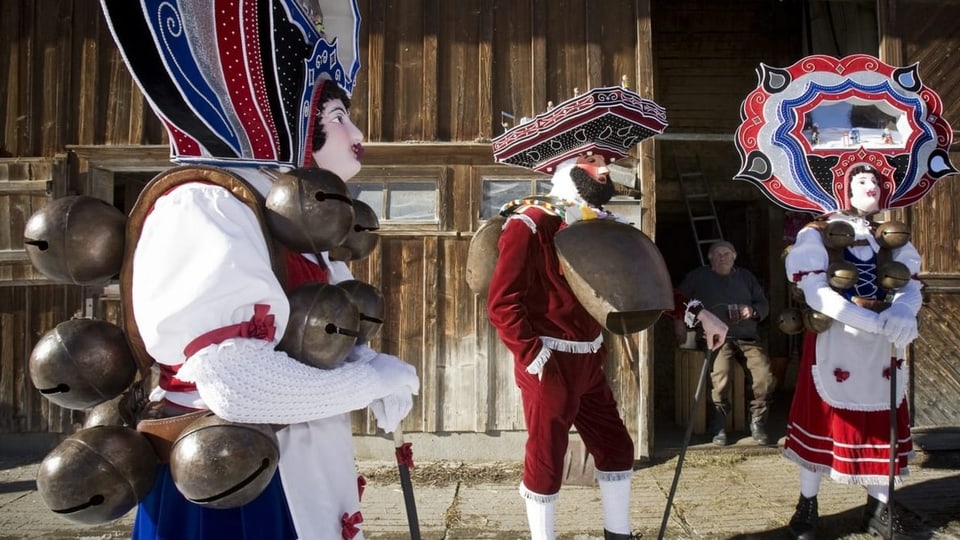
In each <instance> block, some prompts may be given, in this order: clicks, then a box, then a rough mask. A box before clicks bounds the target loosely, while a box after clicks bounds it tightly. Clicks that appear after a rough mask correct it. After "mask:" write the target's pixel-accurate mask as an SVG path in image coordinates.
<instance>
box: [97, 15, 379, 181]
mask: <svg viewBox="0 0 960 540" xmlns="http://www.w3.org/2000/svg"><path fill="white" fill-rule="evenodd" d="M101 3H102V6H103V13H104V16H105V17H106V20H107V24H108V25H109V26H110V31H111V32H112V34H113V37H114V40H115V41H116V42H117V45H118V46H119V48H120V52H121V54H122V55H123V58H124V61H125V62H126V64H127V67H128V68H129V69H130V72H131V74H132V75H133V77H134V79H135V80H136V81H137V84H138V85H139V86H140V89H141V90H142V91H143V93H144V95H145V96H146V98H147V100H148V101H149V103H150V106H151V107H152V108H153V110H154V112H155V113H156V114H157V116H158V117H159V118H160V120H161V121H162V122H163V124H164V126H165V127H166V129H167V131H168V133H169V135H170V154H171V159H172V160H173V161H174V162H177V163H202V164H207V165H222V166H231V165H258V166H271V165H272V166H292V167H297V166H301V165H302V164H303V163H304V156H305V155H306V154H307V152H308V151H309V149H307V148H306V146H307V144H308V143H309V141H308V138H309V135H310V125H311V123H312V116H313V114H312V113H313V110H312V109H313V106H314V103H315V100H314V95H315V93H317V92H319V89H320V88H321V83H325V81H332V82H334V83H336V84H338V85H339V86H340V87H342V88H343V89H344V90H345V91H346V92H347V94H348V95H349V94H350V93H351V92H352V91H353V87H354V84H355V81H356V76H357V72H358V71H359V70H360V61H359V48H358V41H359V34H360V12H359V9H358V7H357V3H356V0H217V1H215V2H214V1H211V0H140V1H132V0H101Z"/></svg>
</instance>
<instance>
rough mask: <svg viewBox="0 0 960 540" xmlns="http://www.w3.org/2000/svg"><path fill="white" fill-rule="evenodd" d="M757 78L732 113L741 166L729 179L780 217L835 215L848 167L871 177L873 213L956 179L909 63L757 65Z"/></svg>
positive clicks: (929, 97) (814, 60) (935, 110)
mask: <svg viewBox="0 0 960 540" xmlns="http://www.w3.org/2000/svg"><path fill="white" fill-rule="evenodd" d="M757 74H758V76H759V79H760V84H759V86H758V87H757V88H756V89H755V90H754V91H752V92H751V93H750V94H749V95H748V96H747V98H746V99H745V100H744V102H743V106H742V108H741V113H740V116H741V119H742V124H741V125H740V127H739V129H738V130H737V135H736V145H737V150H738V151H739V152H740V158H741V163H742V164H741V169H740V171H739V172H738V173H737V175H736V176H735V177H734V178H735V179H738V180H746V181H749V182H752V183H754V184H756V185H757V186H759V187H760V189H761V190H762V191H763V192H764V194H766V195H767V196H768V197H769V198H770V199H771V200H773V201H774V202H776V203H778V204H780V205H782V206H784V207H786V208H789V209H794V210H800V211H807V212H814V213H827V212H831V211H835V210H841V209H843V208H844V206H845V203H846V184H847V175H848V173H849V172H850V171H851V169H853V167H854V166H856V165H861V164H866V165H870V166H872V167H873V168H874V169H876V170H877V171H878V172H879V173H880V176H881V177H882V178H879V180H881V182H883V185H882V186H881V187H882V192H883V197H882V200H881V209H884V208H901V207H905V206H908V205H911V204H913V203H915V202H917V201H918V200H919V199H920V198H921V197H923V196H924V195H925V194H926V193H927V192H929V191H930V189H932V188H933V185H934V183H935V182H936V181H937V180H939V179H940V178H942V177H944V176H947V175H950V174H954V173H956V172H957V169H955V168H954V167H953V165H952V164H951V163H950V157H949V149H950V144H951V142H952V139H953V132H952V131H951V129H950V126H949V125H948V124H947V121H946V120H945V119H944V118H943V117H942V116H941V110H942V104H941V101H940V97H939V96H938V95H937V94H936V92H934V91H933V90H931V89H930V88H928V87H926V86H924V85H923V83H922V82H921V80H920V76H919V73H918V70H917V65H916V64H914V65H912V66H908V67H893V66H890V65H887V64H885V63H883V62H881V61H880V60H878V59H876V58H874V57H872V56H869V55H853V56H848V57H845V58H842V59H837V58H833V57H830V56H823V55H814V56H809V57H807V58H804V59H803V60H801V61H799V62H797V63H795V64H793V65H792V66H790V67H788V68H783V69H781V68H774V67H770V66H767V65H764V64H761V65H760V67H759V68H758V70H757Z"/></svg>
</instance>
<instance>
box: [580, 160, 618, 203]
mask: <svg viewBox="0 0 960 540" xmlns="http://www.w3.org/2000/svg"><path fill="white" fill-rule="evenodd" d="M570 179H571V180H573V185H574V186H576V188H577V193H579V194H580V197H581V198H582V199H583V200H584V201H586V202H587V204H589V205H590V206H594V207H601V206H603V205H605V204H607V203H608V202H610V199H611V198H613V193H614V191H613V182H611V181H610V180H609V179H607V181H606V182H604V183H602V184H601V183H600V182H597V181H596V180H594V179H593V178H592V177H591V176H590V175H589V174H587V171H585V170H583V169H581V168H580V167H574V168H573V169H571V171H570Z"/></svg>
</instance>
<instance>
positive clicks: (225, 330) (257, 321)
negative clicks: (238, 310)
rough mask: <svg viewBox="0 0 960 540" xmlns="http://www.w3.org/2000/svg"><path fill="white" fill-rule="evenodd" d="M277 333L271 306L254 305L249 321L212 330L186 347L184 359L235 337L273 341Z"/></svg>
mask: <svg viewBox="0 0 960 540" xmlns="http://www.w3.org/2000/svg"><path fill="white" fill-rule="evenodd" d="M276 333H277V326H276V325H275V324H274V316H273V315H270V306H268V305H267V304H254V306H253V317H251V318H250V320H249V321H245V322H242V323H239V324H231V325H230V326H224V327H222V328H217V329H216V330H211V331H209V332H207V333H206V334H203V335H202V336H200V337H198V338H197V339H195V340H193V341H191V342H190V343H188V344H187V346H186V347H184V349H183V356H184V358H190V357H191V356H193V355H194V354H196V353H198V352H199V351H200V350H201V349H203V348H205V347H207V346H210V345H213V344H215V343H223V342H224V341H226V340H228V339H232V338H235V337H245V338H253V339H262V340H264V341H273V337H274V335H276Z"/></svg>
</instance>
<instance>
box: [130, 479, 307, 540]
mask: <svg viewBox="0 0 960 540" xmlns="http://www.w3.org/2000/svg"><path fill="white" fill-rule="evenodd" d="M296 537H297V532H296V530H295V529H294V527H293V519H292V518H291V517H290V511H289V510H288V509H287V499H286V498H285V497H284V495H283V485H282V484H281V483H280V473H279V472H276V473H274V475H273V479H272V480H271V481H270V483H269V484H268V485H267V487H266V488H265V489H264V490H263V493H261V494H260V496H258V497H257V498H256V499H254V500H253V501H251V502H249V503H247V504H245V505H243V506H241V507H238V508H230V509H226V510H217V509H213V508H205V507H203V506H198V505H196V504H193V503H191V502H189V501H187V499H186V498H185V497H184V496H183V495H181V494H180V492H179V491H178V490H177V487H176V486H175V485H174V484H173V478H172V477H171V476H170V467H169V466H168V465H161V466H160V467H158V468H157V477H156V480H155V481H154V483H153V487H152V488H151V489H150V492H149V493H147V496H146V497H144V499H143V500H142V501H140V505H139V506H138V507H137V518H136V521H135V522H134V524H133V533H132V535H131V538H132V539H133V540H212V539H221V538H222V539H229V540H262V539H265V538H269V539H278V540H287V539H294V538H296Z"/></svg>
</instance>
